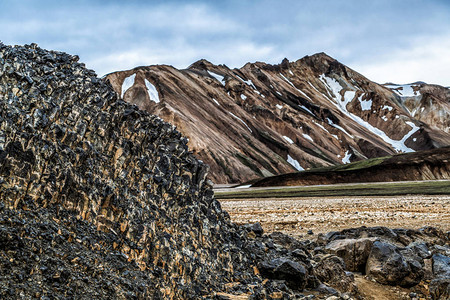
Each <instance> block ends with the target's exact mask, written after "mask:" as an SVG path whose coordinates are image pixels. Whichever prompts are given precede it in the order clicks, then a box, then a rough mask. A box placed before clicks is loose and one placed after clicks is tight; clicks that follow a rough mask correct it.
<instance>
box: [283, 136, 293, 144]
mask: <svg viewBox="0 0 450 300" xmlns="http://www.w3.org/2000/svg"><path fill="white" fill-rule="evenodd" d="M283 138H284V139H285V140H286V141H287V142H288V143H289V144H293V143H294V141H293V140H291V138H289V137H288V136H285V135H283Z"/></svg>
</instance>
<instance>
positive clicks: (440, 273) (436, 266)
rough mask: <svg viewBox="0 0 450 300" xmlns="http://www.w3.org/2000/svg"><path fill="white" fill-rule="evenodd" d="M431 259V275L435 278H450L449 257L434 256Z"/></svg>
mask: <svg viewBox="0 0 450 300" xmlns="http://www.w3.org/2000/svg"><path fill="white" fill-rule="evenodd" d="M432 259H433V273H434V275H435V276H436V277H444V278H445V277H446V278H450V257H448V256H445V255H442V254H435V255H433V257H432Z"/></svg>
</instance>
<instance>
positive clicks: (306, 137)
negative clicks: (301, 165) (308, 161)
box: [302, 133, 314, 143]
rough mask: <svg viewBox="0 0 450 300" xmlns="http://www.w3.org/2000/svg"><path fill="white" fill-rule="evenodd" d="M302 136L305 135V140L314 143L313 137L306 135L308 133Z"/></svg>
mask: <svg viewBox="0 0 450 300" xmlns="http://www.w3.org/2000/svg"><path fill="white" fill-rule="evenodd" d="M302 135H303V137H304V138H305V139H308V140H310V141H311V142H313V143H314V140H313V139H312V137H311V136H309V135H308V134H306V133H302Z"/></svg>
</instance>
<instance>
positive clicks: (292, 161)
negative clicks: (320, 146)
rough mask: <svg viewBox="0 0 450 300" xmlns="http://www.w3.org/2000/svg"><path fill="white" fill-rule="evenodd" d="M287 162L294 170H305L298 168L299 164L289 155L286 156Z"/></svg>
mask: <svg viewBox="0 0 450 300" xmlns="http://www.w3.org/2000/svg"><path fill="white" fill-rule="evenodd" d="M287 162H288V163H290V164H291V165H292V166H293V167H294V168H296V169H297V170H298V171H304V170H305V169H304V168H302V166H300V163H299V162H298V161H297V160H295V159H293V158H292V157H291V156H290V155H289V154H288V156H287Z"/></svg>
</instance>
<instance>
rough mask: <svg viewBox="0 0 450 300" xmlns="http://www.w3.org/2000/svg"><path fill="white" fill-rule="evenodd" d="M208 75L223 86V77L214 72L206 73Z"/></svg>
mask: <svg viewBox="0 0 450 300" xmlns="http://www.w3.org/2000/svg"><path fill="white" fill-rule="evenodd" d="M207 72H208V74H209V75H211V76H212V77H214V78H215V79H216V80H217V81H219V82H220V83H221V84H222V85H223V86H225V77H224V76H222V75H219V74H216V73H214V72H211V71H208V70H207Z"/></svg>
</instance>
